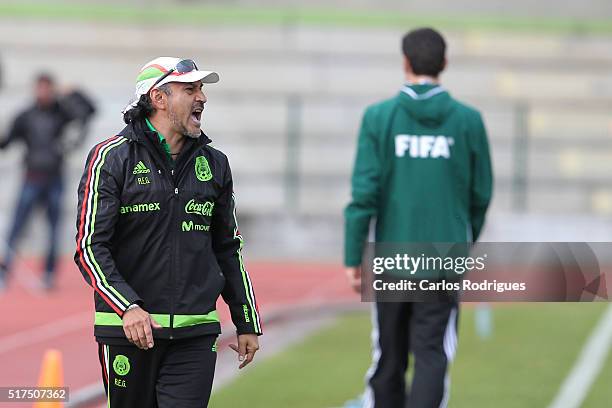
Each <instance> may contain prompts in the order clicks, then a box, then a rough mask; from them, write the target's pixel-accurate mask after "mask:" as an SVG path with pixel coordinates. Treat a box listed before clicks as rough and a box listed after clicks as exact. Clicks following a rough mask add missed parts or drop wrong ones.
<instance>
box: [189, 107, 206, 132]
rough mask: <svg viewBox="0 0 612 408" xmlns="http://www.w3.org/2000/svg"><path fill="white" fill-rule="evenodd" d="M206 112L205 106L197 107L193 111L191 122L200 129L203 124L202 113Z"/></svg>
mask: <svg viewBox="0 0 612 408" xmlns="http://www.w3.org/2000/svg"><path fill="white" fill-rule="evenodd" d="M203 110H204V107H203V106H197V107H195V108H193V110H192V111H191V120H192V122H193V124H194V125H195V126H197V127H200V125H201V124H202V111H203Z"/></svg>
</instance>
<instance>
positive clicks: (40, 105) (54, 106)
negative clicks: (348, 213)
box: [0, 73, 95, 289]
mask: <svg viewBox="0 0 612 408" xmlns="http://www.w3.org/2000/svg"><path fill="white" fill-rule="evenodd" d="M94 112H95V108H94V106H93V104H92V102H91V101H90V100H89V99H88V98H87V97H86V96H85V95H83V94H82V93H81V92H80V91H70V92H65V93H62V94H61V95H60V94H59V93H58V92H57V91H56V87H55V82H54V80H53V78H52V76H51V75H49V74H46V73H42V74H40V75H39V76H38V77H37V78H36V81H35V101H34V103H33V104H32V105H31V106H29V107H28V108H27V109H25V110H24V111H23V112H21V113H20V114H19V115H17V117H16V118H15V119H14V121H13V123H12V126H11V128H10V130H9V132H8V134H7V135H6V136H5V137H4V138H3V139H2V140H0V149H4V148H6V147H7V146H8V145H9V144H11V143H12V142H14V141H21V142H23V143H25V146H26V153H25V157H24V163H25V175H24V180H23V186H22V189H21V193H20V195H19V199H18V201H17V206H16V210H15V214H14V218H13V223H12V226H11V228H10V230H9V233H8V238H7V241H6V247H5V252H4V257H3V259H2V262H0V289H3V288H4V287H5V285H6V279H7V277H8V273H9V270H10V268H11V265H12V263H13V260H14V256H15V249H16V245H17V241H18V239H19V236H20V235H21V232H22V231H23V228H24V227H25V225H26V223H27V221H28V217H29V216H30V213H31V212H32V209H33V208H34V207H35V206H37V205H40V206H42V207H44V208H45V210H46V214H47V220H48V222H49V227H50V230H49V248H48V252H47V257H46V262H45V273H44V276H43V287H44V288H45V289H51V288H52V287H53V286H54V281H55V279H54V276H55V263H56V252H57V233H58V226H59V222H60V214H61V197H62V190H63V178H62V167H63V162H64V156H65V154H66V153H67V151H68V150H72V149H74V148H76V147H78V145H80V144H81V143H82V142H83V140H84V139H85V137H86V135H87V125H88V123H89V120H90V118H91V117H92V115H93V113H94ZM71 122H77V123H78V125H79V135H78V138H77V140H76V141H75V142H73V143H72V144H71V146H68V145H67V144H66V140H64V139H65V134H66V128H67V125H68V124H70V123H71Z"/></svg>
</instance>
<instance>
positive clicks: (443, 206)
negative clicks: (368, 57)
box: [344, 85, 493, 266]
mask: <svg viewBox="0 0 612 408" xmlns="http://www.w3.org/2000/svg"><path fill="white" fill-rule="evenodd" d="M492 180H493V174H492V170H491V160H490V157H489V145H488V141H487V134H486V131H485V127H484V125H483V122H482V118H481V115H480V113H479V112H478V111H476V110H475V109H472V108H470V107H468V106H466V105H464V104H462V103H460V102H458V101H456V100H455V99H453V98H452V97H451V96H450V95H449V94H448V92H446V91H445V90H444V89H443V88H442V87H440V86H438V85H413V86H405V87H404V88H403V89H402V90H401V91H400V92H399V94H398V95H397V96H395V97H394V98H391V99H388V100H385V101H383V102H380V103H377V104H374V105H372V106H370V107H368V108H367V110H366V112H365V115H364V117H363V122H362V124H361V130H360V133H359V140H358V146H357V156H356V160H355V167H354V170H353V177H352V200H351V202H350V203H349V205H348V206H347V208H346V210H345V221H346V223H345V257H344V260H345V264H346V265H347V266H356V265H359V264H361V261H362V252H363V248H364V244H365V241H366V239H367V235H368V229H369V225H370V220H371V219H376V242H395V243H401V242H471V241H476V240H477V238H478V236H479V234H480V231H481V229H482V226H483V224H484V219H485V213H486V211H487V207H488V205H489V202H490V200H491V194H492V184H493V181H492Z"/></svg>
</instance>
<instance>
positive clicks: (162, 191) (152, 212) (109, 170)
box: [75, 57, 262, 408]
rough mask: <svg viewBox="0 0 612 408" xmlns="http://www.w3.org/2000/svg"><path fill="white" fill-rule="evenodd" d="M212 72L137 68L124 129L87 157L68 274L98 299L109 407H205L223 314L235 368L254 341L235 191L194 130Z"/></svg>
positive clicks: (182, 62) (168, 62) (221, 157)
mask: <svg viewBox="0 0 612 408" xmlns="http://www.w3.org/2000/svg"><path fill="white" fill-rule="evenodd" d="M218 80H219V76H218V74H217V73H215V72H211V71H201V70H199V69H198V68H197V66H196V64H195V62H194V61H193V60H190V59H180V58H172V57H159V58H156V59H154V60H152V61H150V62H148V63H147V64H145V65H144V66H143V67H142V69H141V71H140V73H139V75H138V77H137V79H136V91H135V100H134V102H133V103H131V104H130V105H128V106H127V107H126V109H125V110H124V121H125V122H126V124H127V126H126V127H125V128H124V129H123V130H122V131H121V132H119V134H118V135H117V136H115V137H112V138H110V139H108V140H106V141H104V142H102V143H100V144H98V145H96V146H94V147H93V148H92V150H91V151H90V153H89V155H88V157H87V162H86V164H85V171H84V173H83V177H82V179H81V183H80V185H79V192H78V196H79V204H78V219H77V230H78V232H77V237H76V238H77V251H76V254H75V262H76V263H77V265H78V267H79V269H80V271H81V273H82V274H83V276H84V278H85V280H86V281H87V283H88V284H89V285H91V286H92V287H93V288H94V298H95V309H96V313H95V323H94V334H95V337H96V341H97V342H98V353H99V359H100V365H101V367H102V378H103V382H104V387H105V390H106V394H107V399H108V403H109V406H111V407H118V408H121V407H125V408H132V407H162V408H169V407H182V408H189V407H193V408H195V407H198V408H199V407H202V406H206V405H207V404H208V400H209V397H210V392H211V387H212V382H213V377H214V371H215V363H216V352H217V345H216V341H217V336H218V335H219V333H220V332H221V326H220V324H219V317H218V314H217V310H216V303H217V299H218V297H219V295H222V296H223V299H224V300H225V302H226V303H227V304H228V305H229V309H230V313H231V318H232V321H233V322H234V325H235V326H236V329H237V342H238V345H234V344H232V345H230V347H231V348H232V349H233V350H234V351H236V352H237V353H238V360H239V368H243V367H244V366H246V365H247V364H249V363H250V362H251V361H252V360H253V357H254V356H255V352H256V351H257V350H258V349H259V343H258V335H260V334H261V333H262V331H261V324H260V319H259V314H258V311H257V306H256V302H255V295H254V292H253V286H252V284H251V279H250V277H249V274H248V272H247V270H246V268H245V266H244V263H243V259H242V253H241V249H242V245H243V239H242V235H241V234H240V232H239V231H238V224H237V220H236V210H235V202H234V193H233V181H232V175H231V170H230V166H229V162H228V159H227V157H226V156H225V154H223V153H222V152H220V151H219V150H217V149H215V148H213V147H212V146H210V142H211V140H210V139H209V138H208V137H207V136H206V135H205V134H204V133H203V132H202V130H201V128H200V126H201V120H202V111H203V110H204V104H205V103H206V101H207V99H206V96H205V95H204V93H203V90H202V86H203V84H204V83H216V82H218Z"/></svg>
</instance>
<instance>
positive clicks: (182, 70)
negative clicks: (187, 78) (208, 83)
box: [151, 59, 198, 89]
mask: <svg viewBox="0 0 612 408" xmlns="http://www.w3.org/2000/svg"><path fill="white" fill-rule="evenodd" d="M197 70H198V66H197V65H196V63H195V62H194V61H193V60H190V59H184V60H182V61H179V62H177V64H176V65H175V66H174V68H171V69H169V70H168V72H166V73H165V74H164V75H162V76H160V77H159V78H158V79H157V81H155V83H154V84H153V86H152V87H151V89H153V88H155V86H156V85H157V84H159V83H160V82H161V81H163V80H164V79H166V78H167V77H168V76H170V75H171V74H172V73H173V72H177V73H179V74H186V73H188V72H192V71H197Z"/></svg>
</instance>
